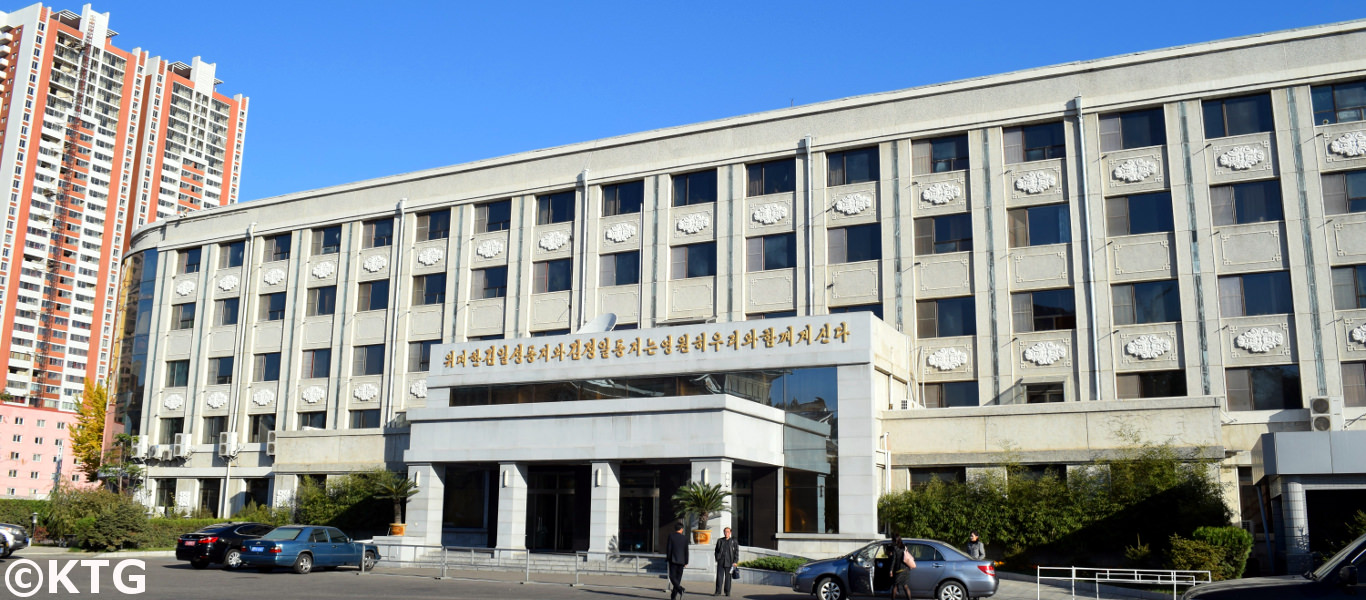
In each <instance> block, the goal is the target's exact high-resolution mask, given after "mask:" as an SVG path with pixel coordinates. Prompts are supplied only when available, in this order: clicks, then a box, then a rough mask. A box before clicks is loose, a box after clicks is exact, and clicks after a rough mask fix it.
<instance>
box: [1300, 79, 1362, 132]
mask: <svg viewBox="0 0 1366 600" xmlns="http://www.w3.org/2000/svg"><path fill="white" fill-rule="evenodd" d="M1338 88H1360V94H1361V96H1362V98H1363V100H1362V102H1363V104H1362V105H1360V106H1345V107H1342V108H1339V107H1338V97H1337V96H1338ZM1324 92H1327V98H1326V99H1327V100H1328V102H1329V104H1330V105H1329V106H1324V105H1323V104H1322V101H1323V100H1324V99H1325V98H1324V96H1323V94H1324ZM1309 97H1310V104H1312V106H1313V108H1312V110H1313V111H1314V125H1315V126H1316V127H1319V126H1323V125H1333V124H1336V123H1354V122H1357V121H1366V79H1357V80H1354V81H1341V82H1336V83H1326V84H1323V85H1316V86H1312V87H1310V88H1309ZM1351 111H1355V112H1356V117H1355V118H1349V119H1343V118H1342V116H1341V113H1344V112H1351ZM1325 115H1328V117H1327V118H1325Z"/></svg>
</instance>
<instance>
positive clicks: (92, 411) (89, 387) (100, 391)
mask: <svg viewBox="0 0 1366 600" xmlns="http://www.w3.org/2000/svg"><path fill="white" fill-rule="evenodd" d="M108 400H109V393H108V390H106V389H105V387H104V384H103V383H96V382H94V381H92V380H90V379H86V380H85V393H84V394H82V395H81V406H80V408H78V409H76V426H75V427H74V428H72V430H71V453H72V454H74V455H76V458H77V459H79V460H80V461H81V464H80V469H81V472H82V473H85V480H86V481H95V480H96V479H97V478H98V477H99V472H100V464H101V463H102V462H103V459H104V410H105V406H106V405H107V403H108Z"/></svg>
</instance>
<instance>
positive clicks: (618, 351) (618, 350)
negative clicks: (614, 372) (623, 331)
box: [612, 339, 626, 358]
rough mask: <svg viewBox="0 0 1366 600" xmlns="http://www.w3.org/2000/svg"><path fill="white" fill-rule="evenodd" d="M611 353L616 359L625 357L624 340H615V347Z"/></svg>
mask: <svg viewBox="0 0 1366 600" xmlns="http://www.w3.org/2000/svg"><path fill="white" fill-rule="evenodd" d="M612 353H613V354H615V355H617V358H621V357H622V356H623V355H625V354H626V342H625V341H624V340H620V339H618V340H617V345H616V346H615V347H613V348H612Z"/></svg>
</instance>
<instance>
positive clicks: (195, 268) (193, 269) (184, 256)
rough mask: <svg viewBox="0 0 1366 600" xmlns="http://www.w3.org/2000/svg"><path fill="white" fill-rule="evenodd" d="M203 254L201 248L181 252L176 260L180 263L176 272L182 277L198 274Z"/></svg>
mask: <svg viewBox="0 0 1366 600" xmlns="http://www.w3.org/2000/svg"><path fill="white" fill-rule="evenodd" d="M201 252H202V250H200V249H199V248H189V249H186V250H181V251H180V252H179V253H178V254H177V256H176V260H178V261H179V264H178V265H177V269H176V272H178V273H180V274H181V275H184V274H186V273H198V272H199V257H200V253H201Z"/></svg>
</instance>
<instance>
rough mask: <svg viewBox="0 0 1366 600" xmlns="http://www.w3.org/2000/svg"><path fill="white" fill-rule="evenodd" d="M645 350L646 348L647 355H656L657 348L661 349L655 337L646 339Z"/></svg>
mask: <svg viewBox="0 0 1366 600" xmlns="http://www.w3.org/2000/svg"><path fill="white" fill-rule="evenodd" d="M644 350H645V355H646V356H654V355H655V352H656V351H657V350H659V346H658V345H656V344H655V340H654V338H646V339H645V348H644Z"/></svg>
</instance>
